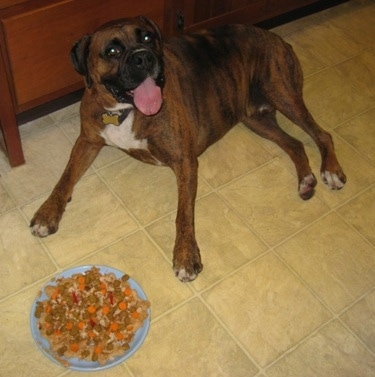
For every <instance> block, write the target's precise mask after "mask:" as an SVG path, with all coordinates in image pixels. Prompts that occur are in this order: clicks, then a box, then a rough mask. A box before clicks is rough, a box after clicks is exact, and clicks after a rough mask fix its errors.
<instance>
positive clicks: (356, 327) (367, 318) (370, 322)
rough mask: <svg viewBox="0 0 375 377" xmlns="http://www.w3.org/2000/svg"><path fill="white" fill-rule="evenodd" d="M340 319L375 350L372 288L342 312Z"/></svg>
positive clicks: (374, 295) (374, 297)
mask: <svg viewBox="0 0 375 377" xmlns="http://www.w3.org/2000/svg"><path fill="white" fill-rule="evenodd" d="M341 319H342V320H343V321H344V322H345V323H346V324H347V325H348V326H349V327H350V329H351V330H353V331H354V332H355V333H356V334H357V335H358V336H359V337H360V338H361V340H362V341H363V342H364V343H366V345H367V346H368V347H369V348H370V349H371V350H372V351H373V352H375V291H374V290H373V291H372V292H370V293H369V294H368V295H366V296H365V297H364V298H363V299H361V300H360V301H358V302H357V303H356V304H355V305H354V306H353V307H352V308H350V309H349V310H348V311H346V312H345V313H344V314H342V316H341Z"/></svg>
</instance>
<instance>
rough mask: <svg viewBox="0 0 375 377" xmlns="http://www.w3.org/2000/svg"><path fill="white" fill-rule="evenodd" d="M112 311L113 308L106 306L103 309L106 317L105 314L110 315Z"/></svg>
mask: <svg viewBox="0 0 375 377" xmlns="http://www.w3.org/2000/svg"><path fill="white" fill-rule="evenodd" d="M110 311H111V308H110V307H109V306H108V305H104V306H103V307H102V313H103V314H104V315H105V314H108V313H109V312H110Z"/></svg>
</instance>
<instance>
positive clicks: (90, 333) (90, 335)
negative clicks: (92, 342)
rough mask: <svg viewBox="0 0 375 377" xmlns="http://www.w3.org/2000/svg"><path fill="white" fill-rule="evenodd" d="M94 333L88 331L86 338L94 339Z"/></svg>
mask: <svg viewBox="0 0 375 377" xmlns="http://www.w3.org/2000/svg"><path fill="white" fill-rule="evenodd" d="M95 335H96V334H95V332H94V331H89V332H88V336H89V337H90V338H94V337H95Z"/></svg>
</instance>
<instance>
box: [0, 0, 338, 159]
mask: <svg viewBox="0 0 375 377" xmlns="http://www.w3.org/2000/svg"><path fill="white" fill-rule="evenodd" d="M316 1H317V0H142V1H135V0H121V1H119V0H0V126H1V130H2V133H3V136H4V141H5V148H6V150H7V152H8V157H9V162H10V165H11V166H17V165H20V164H22V163H24V156H23V152H22V146H21V141H20V135H19V131H18V124H17V116H19V115H20V114H22V113H24V112H25V111H27V110H30V109H33V108H35V107H36V106H39V105H43V104H46V103H48V102H49V101H51V100H55V99H59V98H61V97H62V96H65V95H67V94H70V93H73V92H75V91H77V90H78V89H80V88H82V87H83V80H82V77H81V76H79V75H78V74H77V73H76V72H75V71H74V69H73V68H72V66H71V64H70V59H69V52H70V49H71V46H72V44H73V43H74V41H76V40H77V39H78V38H80V37H81V36H82V35H84V34H86V33H90V32H92V31H93V30H95V29H96V28H97V27H98V26H99V25H101V24H102V23H104V22H106V21H108V20H110V19H114V18H122V17H133V16H137V15H145V16H148V17H150V18H151V19H153V20H154V21H155V22H156V23H157V24H158V25H159V27H160V28H161V29H162V30H163V32H164V35H166V36H170V35H172V34H174V33H177V32H182V31H185V30H188V31H189V30H193V29H197V28H202V27H210V26H216V25H219V24H225V23H233V22H238V23H256V22H259V21H262V20H265V19H267V18H270V17H274V16H276V15H278V14H280V13H285V12H287V11H290V10H293V9H295V8H297V7H301V6H303V5H306V4H309V3H313V2H316ZM329 1H332V0H320V2H329ZM336 1H337V0H336ZM0 144H1V143H0ZM0 147H1V145H0Z"/></svg>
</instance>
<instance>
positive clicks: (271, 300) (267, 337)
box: [203, 254, 330, 367]
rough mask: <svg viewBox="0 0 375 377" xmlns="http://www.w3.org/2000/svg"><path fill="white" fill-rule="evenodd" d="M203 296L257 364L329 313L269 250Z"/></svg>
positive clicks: (296, 339)
mask: <svg viewBox="0 0 375 377" xmlns="http://www.w3.org/2000/svg"><path fill="white" fill-rule="evenodd" d="M203 298H204V299H205V300H206V301H207V303H208V304H209V305H210V307H212V309H213V310H214V311H215V313H216V314H217V316H218V317H219V318H220V319H221V320H222V321H223V322H224V323H225V325H226V326H228V328H229V330H230V331H231V332H232V333H233V335H234V336H235V337H236V338H237V339H239V341H240V342H241V344H243V346H244V347H245V349H246V350H247V351H248V352H249V353H250V354H251V355H252V357H253V358H254V360H255V361H256V362H257V363H259V364H260V365H261V366H262V367H265V366H266V365H268V364H269V363H270V362H272V361H274V360H275V359H276V358H277V357H279V356H280V355H281V354H282V353H284V352H285V351H287V350H288V349H289V348H291V347H293V346H294V345H295V344H296V343H298V342H299V341H300V340H301V339H303V338H304V337H305V336H307V335H308V334H309V333H310V332H311V331H313V330H314V329H316V328H318V327H319V326H320V325H321V324H322V323H324V322H325V321H327V320H328V319H329V317H330V316H329V314H328V313H327V311H326V310H325V309H324V308H323V307H322V305H321V304H320V303H319V302H318V301H317V300H316V299H315V298H314V297H313V296H312V294H311V293H310V292H309V291H308V290H307V289H306V287H305V286H304V285H302V284H301V282H300V281H299V280H298V279H297V278H296V277H295V276H294V275H293V274H292V273H291V272H290V271H289V270H288V268H287V267H285V266H284V265H283V264H282V263H281V262H280V260H279V259H277V258H276V257H275V256H274V255H273V254H267V255H266V256H264V257H262V258H260V259H258V260H256V261H255V262H253V263H251V264H249V265H248V266H246V267H245V268H244V269H242V270H241V271H239V272H237V273H236V274H235V275H233V276H231V277H229V278H227V279H225V280H224V281H223V282H221V283H220V284H218V285H216V286H215V287H214V288H212V289H211V290H210V291H208V292H207V293H205V294H204V295H203Z"/></svg>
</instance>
